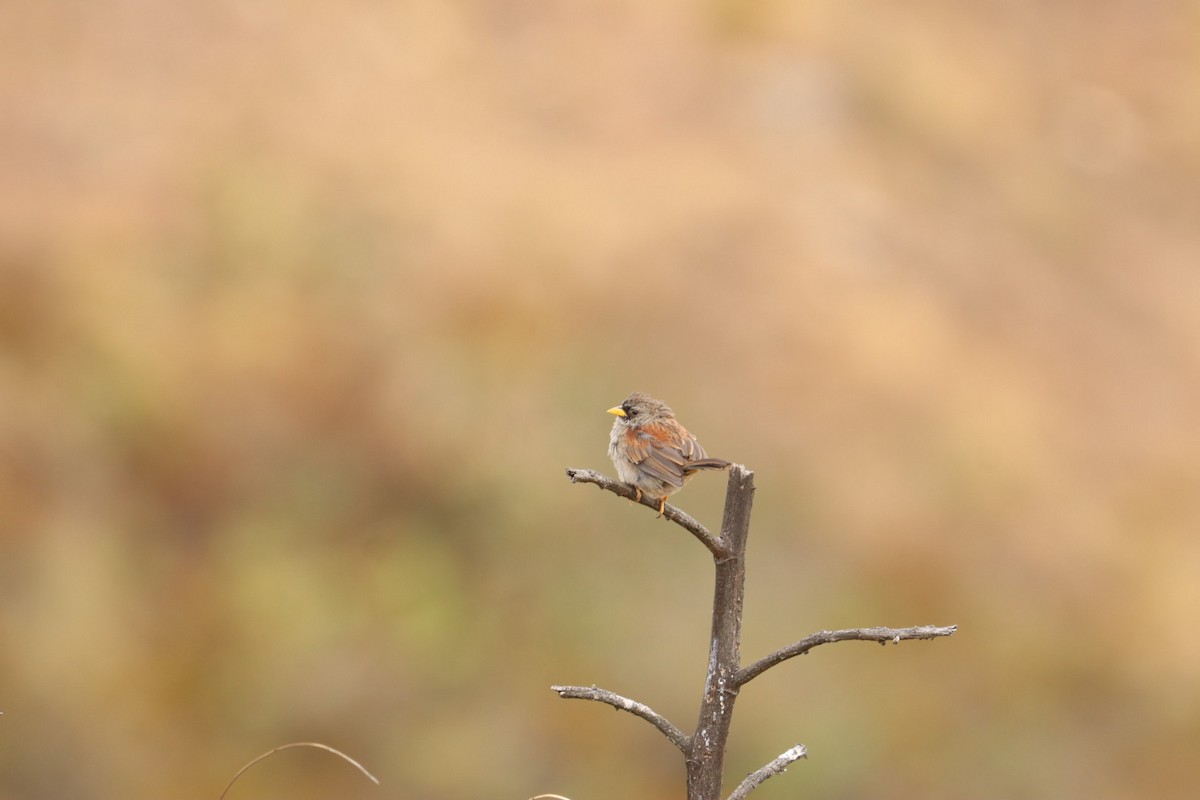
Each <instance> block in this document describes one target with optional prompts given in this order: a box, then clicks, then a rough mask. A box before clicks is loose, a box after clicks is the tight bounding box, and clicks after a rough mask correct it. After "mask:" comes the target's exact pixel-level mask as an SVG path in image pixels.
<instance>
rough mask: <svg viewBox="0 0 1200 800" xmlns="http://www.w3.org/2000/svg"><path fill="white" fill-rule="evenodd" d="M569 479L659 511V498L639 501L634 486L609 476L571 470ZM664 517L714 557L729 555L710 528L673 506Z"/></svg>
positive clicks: (666, 510)
mask: <svg viewBox="0 0 1200 800" xmlns="http://www.w3.org/2000/svg"><path fill="white" fill-rule="evenodd" d="M567 477H568V478H570V479H571V483H593V484H595V485H596V486H599V487H600V488H601V489H607V490H608V491H610V492H612V493H613V494H617V495H620V496H621V497H624V498H625V499H626V500H632V501H633V502H635V503H638V502H640V503H641V504H642V505H644V506H646V507H647V508H653V509H654V510H655V511H657V510H658V500H659V498H657V497H650V496H649V495H647V494H643V495H642V499H641V500H640V501H639V500H638V496H637V490H636V489H634V488H633V487H632V486H630V485H629V484H627V483H622V482H621V481H615V480H613V479H612V478H610V477H608V476H607V475H604V474H602V473H599V472H596V471H595V470H591V469H574V468H571V469H568V470H567ZM663 516H664V517H665V518H666V519H669V520H670V521H671V522H674V523H675V524H676V525H678V526H679V527H681V528H683V529H684V530H685V531H687V532H688V533H690V534H691V535H692V536H695V537H696V538H697V539H699V540H700V542H701V544H703V545H704V546H705V547H707V548H708V549H709V551H710V552H711V553H712V554H713V555H714V556H717V557H718V558H723V557H725V556H726V555H728V552H727V550H726V548H725V545H724V544H723V543H722V542H721V540H720V539H718V538H717V537H716V536H713V535H712V534H711V533H710V532H709V530H708V528H706V527H704V526H703V525H701V524H700V523H699V522H697V521H696V520H695V519H694V518H693V517H691V516H690V515H689V514H687V513H685V512H684V511H682V510H680V509H679V508H676V507H675V506H673V505H667V506H666V508H664V509H663Z"/></svg>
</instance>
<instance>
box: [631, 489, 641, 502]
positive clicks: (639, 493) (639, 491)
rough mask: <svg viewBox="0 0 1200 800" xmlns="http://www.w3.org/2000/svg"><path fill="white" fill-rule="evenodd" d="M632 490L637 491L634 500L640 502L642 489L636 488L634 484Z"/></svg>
mask: <svg viewBox="0 0 1200 800" xmlns="http://www.w3.org/2000/svg"><path fill="white" fill-rule="evenodd" d="M633 490H634V491H635V492H637V500H635V501H634V502H637V503H640V502H642V490H641V489H639V488H638V487H636V486H635V487H633Z"/></svg>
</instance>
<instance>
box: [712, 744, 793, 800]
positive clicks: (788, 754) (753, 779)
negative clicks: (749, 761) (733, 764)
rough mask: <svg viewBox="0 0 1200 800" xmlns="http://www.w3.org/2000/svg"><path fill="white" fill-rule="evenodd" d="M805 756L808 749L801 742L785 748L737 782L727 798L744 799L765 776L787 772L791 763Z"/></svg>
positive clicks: (733, 799) (772, 776)
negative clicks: (768, 761)
mask: <svg viewBox="0 0 1200 800" xmlns="http://www.w3.org/2000/svg"><path fill="white" fill-rule="evenodd" d="M807 757H808V750H807V749H806V748H805V747H804V745H802V744H798V745H796V746H795V747H793V748H792V749H790V750H785V751H784V752H782V753H780V754H779V757H778V758H776V759H775V760H774V761H772V762H771V763H769V764H767V765H766V766H764V767H762V768H761V769H756V770H754V772H751V773H750V774H749V775H747V776H746V779H745V780H743V781H742V782H741V783H739V784H738V787H737V788H736V789H734V790H733V793H732V794H731V795H729V800H745V799H746V797H747V796H748V795H749V794H750V793H751V792H753V791H754V790H755V789H757V788H758V786H759V784H761V783H762V782H763V781H765V780H766V779H767V778H774V777H775V776H776V775H780V774H782V773H784V772H787V768H788V767H789V766H790V765H791V764H792V763H794V762H796V761H799V760H800V759H802V758H807Z"/></svg>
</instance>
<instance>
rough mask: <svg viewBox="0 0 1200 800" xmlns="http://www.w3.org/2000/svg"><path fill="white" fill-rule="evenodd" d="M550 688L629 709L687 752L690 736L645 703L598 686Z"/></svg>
mask: <svg viewBox="0 0 1200 800" xmlns="http://www.w3.org/2000/svg"><path fill="white" fill-rule="evenodd" d="M550 688H551V689H553V690H554V691H556V692H558V696H559V697H563V698H566V699H574V700H595V701H597V702H600V703H607V704H608V705H610V706H612V707H613V708H617V709H620V710H622V711H628V712H629V713H630V714H633V715H634V716H635V717H641V718H642V719H644V720H646V721H647V722H649V723H650V724H651V725H653V726H654V727H655V728H658V731H659V733H661V734H662V735H663V736H665V737H667V738H668V739H670V740H671V744H673V745H675V746H676V747H678V748H679V749H680V750H682V751H683V752H684V753H686V752H687V746H688V737H686V736H684V734H683V731H681V730H679V728H676V727H675V726H674V725H672V724H671V721H670V720H669V719H667V718H666V717H664V716H663V715H662V714H659V713H658V712H657V711H655V710H654V709H652V708H650V706H648V705H646V704H645V703H639V702H638V701H636V700H630V699H629V698H628V697H622V696H621V695H619V694H616V693H614V692H610V691H608V690H607V689H600V688H598V687H596V686H551V687H550Z"/></svg>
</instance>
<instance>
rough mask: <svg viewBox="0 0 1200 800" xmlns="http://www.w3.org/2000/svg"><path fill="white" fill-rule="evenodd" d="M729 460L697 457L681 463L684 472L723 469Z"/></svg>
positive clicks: (728, 463)
mask: <svg viewBox="0 0 1200 800" xmlns="http://www.w3.org/2000/svg"><path fill="white" fill-rule="evenodd" d="M730 463H731V462H729V461H726V460H725V459H723V458H697V459H696V460H695V461H689V462H687V463H686V464H684V465H683V471H684V473H685V474H686V473H689V472H697V471H699V470H702V469H725V468H726V467H728V466H729V465H730Z"/></svg>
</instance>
